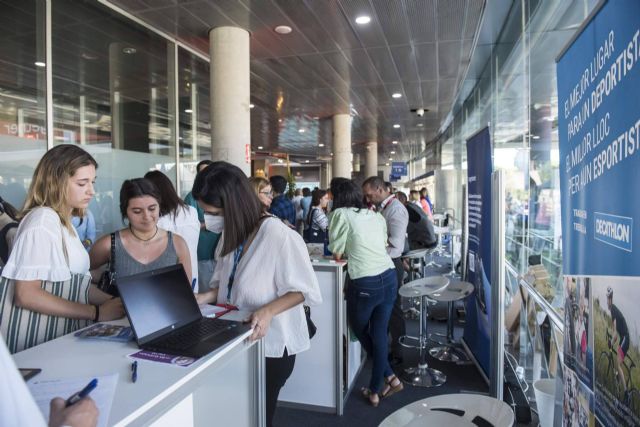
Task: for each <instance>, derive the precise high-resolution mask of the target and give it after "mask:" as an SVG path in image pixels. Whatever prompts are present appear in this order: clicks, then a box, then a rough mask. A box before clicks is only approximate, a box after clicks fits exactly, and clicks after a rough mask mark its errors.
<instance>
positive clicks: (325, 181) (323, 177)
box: [320, 163, 332, 190]
mask: <svg viewBox="0 0 640 427" xmlns="http://www.w3.org/2000/svg"><path fill="white" fill-rule="evenodd" d="M331 179H332V177H331V163H322V164H321V165H320V188H322V189H323V190H328V189H329V184H331Z"/></svg>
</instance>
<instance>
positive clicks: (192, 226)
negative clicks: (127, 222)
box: [158, 206, 200, 292]
mask: <svg viewBox="0 0 640 427" xmlns="http://www.w3.org/2000/svg"><path fill="white" fill-rule="evenodd" d="M158 227H160V228H162V229H163V230H167V231H171V232H172V233H175V234H177V235H178V236H180V237H182V238H183V239H184V241H185V242H187V247H188V248H189V257H190V258H191V277H192V278H193V279H196V286H195V289H194V291H195V292H198V238H199V237H200V221H199V220H198V211H197V210H196V208H194V207H193V206H187V207H186V208H180V209H178V211H177V213H176V216H175V217H174V216H173V215H172V214H169V215H164V216H162V217H160V219H159V220H158ZM193 279H192V280H193Z"/></svg>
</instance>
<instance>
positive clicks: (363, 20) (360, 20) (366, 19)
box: [356, 15, 371, 25]
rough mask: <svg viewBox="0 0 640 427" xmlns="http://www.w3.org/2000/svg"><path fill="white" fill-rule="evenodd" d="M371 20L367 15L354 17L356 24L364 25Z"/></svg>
mask: <svg viewBox="0 0 640 427" xmlns="http://www.w3.org/2000/svg"><path fill="white" fill-rule="evenodd" d="M369 22H371V18H370V17H369V16H367V15H361V16H358V17H357V18H356V24H358V25H366V24H368V23H369Z"/></svg>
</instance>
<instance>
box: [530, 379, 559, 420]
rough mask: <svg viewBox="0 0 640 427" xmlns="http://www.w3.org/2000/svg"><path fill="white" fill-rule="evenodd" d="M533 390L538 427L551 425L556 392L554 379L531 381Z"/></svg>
mask: <svg viewBox="0 0 640 427" xmlns="http://www.w3.org/2000/svg"><path fill="white" fill-rule="evenodd" d="M533 391H534V393H535V396H536V404H537V406H538V418H539V421H540V427H553V407H554V402H555V394H556V380H555V379H552V378H543V379H539V380H537V381H534V383H533Z"/></svg>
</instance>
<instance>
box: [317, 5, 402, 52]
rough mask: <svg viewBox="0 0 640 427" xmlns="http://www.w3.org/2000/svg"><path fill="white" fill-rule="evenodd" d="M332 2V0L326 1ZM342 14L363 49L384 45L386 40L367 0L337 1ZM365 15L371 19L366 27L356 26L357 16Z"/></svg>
mask: <svg viewBox="0 0 640 427" xmlns="http://www.w3.org/2000/svg"><path fill="white" fill-rule="evenodd" d="M328 1H332V0H328ZM338 3H340V6H341V8H342V11H343V13H344V19H345V21H346V22H347V24H348V25H349V26H350V27H351V28H352V31H353V32H354V33H355V34H356V37H357V38H358V40H360V43H361V46H363V47H379V46H385V45H386V39H385V36H384V32H383V31H382V27H381V26H380V22H379V21H378V19H377V16H376V14H375V10H374V9H373V8H372V7H371V3H369V0H339V2H338ZM393 3H400V2H393ZM361 15H367V16H369V17H370V18H371V23H369V24H368V25H358V24H356V23H355V19H356V18H357V17H358V16H361Z"/></svg>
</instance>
